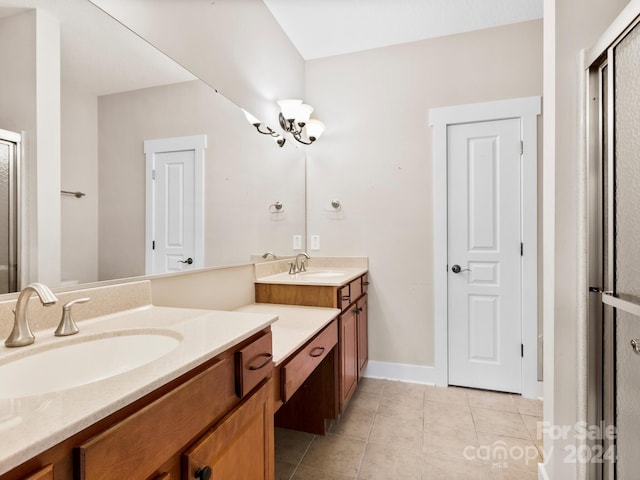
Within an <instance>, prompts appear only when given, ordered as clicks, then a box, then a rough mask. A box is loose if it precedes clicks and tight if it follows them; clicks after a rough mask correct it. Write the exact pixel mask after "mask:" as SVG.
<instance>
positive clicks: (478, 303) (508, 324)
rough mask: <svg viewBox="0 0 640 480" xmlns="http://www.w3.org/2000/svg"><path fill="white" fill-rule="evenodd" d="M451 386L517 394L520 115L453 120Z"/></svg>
mask: <svg viewBox="0 0 640 480" xmlns="http://www.w3.org/2000/svg"><path fill="white" fill-rule="evenodd" d="M447 141H448V145H447V147H448V153H447V160H448V192H449V199H448V295H449V298H448V338H449V340H448V342H449V345H448V346H449V348H448V351H449V384H451V385H460V386H467V387H474V388H483V389H489V390H500V391H506V392H516V393H520V392H521V390H522V385H521V384H522V378H521V375H522V372H521V368H522V365H521V362H522V359H521V344H522V316H521V248H522V247H521V241H522V240H521V238H522V237H521V213H520V212H521V200H520V191H521V153H522V152H521V148H522V147H521V128H520V120H519V119H509V120H497V121H488V122H479V123H467V124H461V125H451V126H449V127H447Z"/></svg>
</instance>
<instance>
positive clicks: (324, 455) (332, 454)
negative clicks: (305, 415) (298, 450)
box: [294, 435, 366, 478]
mask: <svg viewBox="0 0 640 480" xmlns="http://www.w3.org/2000/svg"><path fill="white" fill-rule="evenodd" d="M365 445H366V442H363V441H362V440H356V439H352V438H347V437H338V436H334V435H326V436H324V437H315V438H314V440H313V442H311V446H310V447H309V450H308V451H307V453H306V455H305V456H304V458H303V459H302V463H301V464H300V466H304V467H305V468H306V467H309V468H310V469H316V470H321V471H324V472H330V473H333V474H339V475H345V476H355V475H356V474H357V473H358V468H359V467H360V461H361V460H362V455H363V453H364V448H365ZM296 475H298V472H296ZM294 478H315V477H294ZM318 478H324V477H318ZM327 478H332V477H327Z"/></svg>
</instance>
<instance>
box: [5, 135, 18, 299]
mask: <svg viewBox="0 0 640 480" xmlns="http://www.w3.org/2000/svg"><path fill="white" fill-rule="evenodd" d="M20 141H21V136H20V134H17V133H14V132H9V131H7V130H0V293H8V292H15V291H17V290H18V281H19V279H18V169H19V160H20Z"/></svg>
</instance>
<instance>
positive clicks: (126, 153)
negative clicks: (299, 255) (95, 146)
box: [98, 81, 304, 280]
mask: <svg viewBox="0 0 640 480" xmlns="http://www.w3.org/2000/svg"><path fill="white" fill-rule="evenodd" d="M98 105H99V158H100V162H99V175H98V179H99V191H100V206H99V222H100V223H99V257H100V259H99V279H100V280H107V279H111V278H119V277H128V276H135V275H143V274H144V266H145V218H146V217H145V157H144V151H143V142H144V140H151V139H157V138H168V137H179V136H188V135H198V134H206V135H207V137H208V146H207V149H206V152H205V158H206V162H205V188H204V191H205V205H204V211H205V260H204V262H205V266H213V265H223V264H224V265H228V264H234V263H246V262H248V261H249V260H250V258H249V257H250V255H251V254H260V253H263V252H266V251H272V252H274V253H276V254H277V255H282V254H289V255H290V254H292V253H293V250H292V237H293V235H294V234H300V235H304V154H303V152H301V151H300V150H298V149H296V148H294V147H293V145H292V144H288V145H285V146H284V148H279V147H278V146H277V145H276V144H275V143H274V142H273V140H272V139H271V138H270V137H268V136H265V135H259V134H258V133H257V132H256V131H255V129H254V128H253V127H252V126H251V125H249V124H248V123H247V121H246V119H245V117H244V114H243V113H242V112H241V110H240V109H238V108H237V107H236V105H234V104H232V103H231V102H229V101H228V100H227V99H226V98H224V97H223V96H221V95H219V94H216V93H215V92H214V90H213V89H211V88H210V87H208V86H207V85H205V84H204V83H202V82H200V81H193V82H185V83H180V84H174V85H170V86H165V87H154V88H147V89H143V90H137V91H132V92H127V93H123V94H114V95H105V96H102V97H100V99H99V101H98ZM275 201H280V202H282V203H283V205H284V208H283V210H284V213H281V214H272V213H271V212H270V211H269V205H271V204H273V203H274V202H275Z"/></svg>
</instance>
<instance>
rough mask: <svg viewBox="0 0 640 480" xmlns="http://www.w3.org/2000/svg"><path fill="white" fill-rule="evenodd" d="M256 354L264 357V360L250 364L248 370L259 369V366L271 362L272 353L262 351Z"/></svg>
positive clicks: (264, 365) (261, 366)
mask: <svg viewBox="0 0 640 480" xmlns="http://www.w3.org/2000/svg"><path fill="white" fill-rule="evenodd" d="M258 356H259V357H266V360H265V361H264V362H262V363H261V364H260V365H250V366H249V370H260V369H261V368H263V367H266V366H267V365H268V364H269V362H271V359H272V358H273V355H271V354H270V353H262V354H260V355H258Z"/></svg>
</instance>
